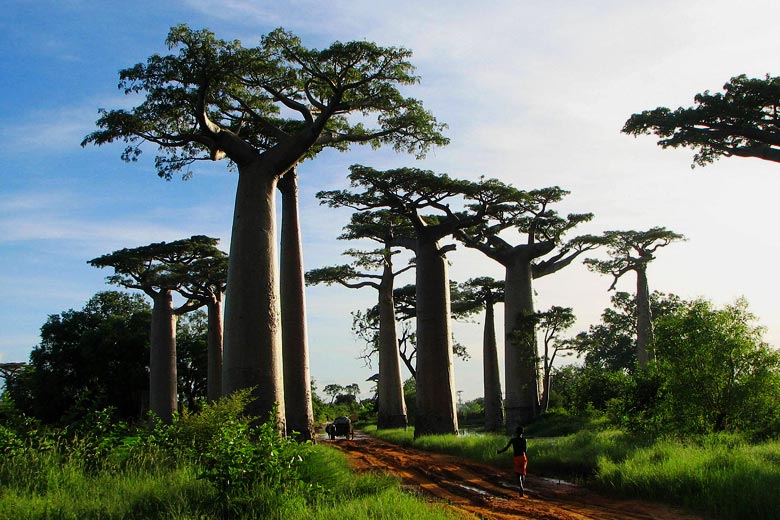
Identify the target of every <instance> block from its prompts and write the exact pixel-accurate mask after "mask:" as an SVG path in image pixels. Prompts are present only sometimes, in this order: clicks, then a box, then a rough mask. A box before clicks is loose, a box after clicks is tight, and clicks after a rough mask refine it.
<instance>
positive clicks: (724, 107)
mask: <svg viewBox="0 0 780 520" xmlns="http://www.w3.org/2000/svg"><path fill="white" fill-rule="evenodd" d="M723 90H724V92H716V93H711V92H710V91H708V90H705V91H704V92H702V93H700V94H696V96H695V98H694V101H695V106H692V107H688V108H683V107H679V108H677V109H676V110H670V109H669V108H666V107H658V108H655V109H652V110H645V111H644V112H641V113H638V114H634V115H632V116H631V117H630V118H629V119H628V121H626V123H625V125H624V126H623V132H624V133H627V134H631V135H634V136H638V135H641V134H655V135H656V136H658V137H659V138H660V139H659V140H658V145H659V146H661V147H663V148H681V147H682V148H692V149H694V150H696V153H695V154H694V156H693V164H692V165H691V166H692V167H693V166H696V165H699V166H705V165H707V164H710V163H712V162H715V160H717V159H719V158H720V157H732V156H737V157H756V158H759V159H764V160H767V161H774V162H780V125H779V123H780V77H772V76H769V75H767V76H766V77H765V78H748V77H747V76H746V75H744V74H742V75H740V76H735V77H733V78H731V80H730V81H729V82H727V83H726V84H725V85H724V86H723Z"/></svg>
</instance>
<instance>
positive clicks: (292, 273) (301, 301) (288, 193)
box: [279, 167, 314, 441]
mask: <svg viewBox="0 0 780 520" xmlns="http://www.w3.org/2000/svg"><path fill="white" fill-rule="evenodd" d="M279 191H281V192H282V236H281V246H280V247H281V252H280V255H281V256H280V260H279V276H280V279H281V312H282V360H283V366H284V399H285V414H286V416H287V433H288V434H292V433H293V432H297V437H298V439H300V440H302V441H307V440H311V439H313V438H314V411H313V409H312V402H311V372H310V370H309V343H308V336H307V333H306V295H305V292H304V291H305V288H304V287H305V286H304V275H303V246H302V244H301V226H300V219H299V216H298V173H297V170H296V168H295V167H293V168H290V170H289V171H288V172H287V173H285V174H284V176H282V178H281V179H280V180H279Z"/></svg>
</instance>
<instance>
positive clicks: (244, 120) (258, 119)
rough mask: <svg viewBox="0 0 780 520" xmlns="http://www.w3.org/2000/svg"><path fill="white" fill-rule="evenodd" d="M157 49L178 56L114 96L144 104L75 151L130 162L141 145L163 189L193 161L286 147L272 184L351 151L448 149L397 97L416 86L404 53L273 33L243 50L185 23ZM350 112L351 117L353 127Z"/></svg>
mask: <svg viewBox="0 0 780 520" xmlns="http://www.w3.org/2000/svg"><path fill="white" fill-rule="evenodd" d="M165 43H166V44H167V46H168V48H169V49H171V50H176V51H178V52H176V53H172V54H168V55H163V56H161V55H158V54H155V55H152V56H151V57H149V58H148V60H147V61H146V63H138V64H136V65H134V66H132V67H129V68H126V69H123V70H121V71H120V73H119V77H120V82H119V88H120V89H122V90H123V91H124V92H125V94H144V95H145V98H144V100H143V101H142V102H141V103H140V104H139V105H137V106H136V107H134V108H132V109H129V110H125V109H115V110H105V109H101V111H100V118H99V119H98V121H97V126H98V127H99V130H97V131H96V132H93V133H91V134H89V135H88V136H87V137H85V139H84V141H83V142H82V145H87V144H97V145H102V144H106V143H111V142H114V141H123V142H125V143H126V145H127V146H126V148H125V150H124V152H123V153H122V159H124V160H126V161H135V160H137V158H138V156H139V155H140V154H141V151H142V146H143V144H144V143H152V144H153V145H157V147H158V155H157V157H156V159H155V165H156V167H157V171H158V174H159V175H160V176H161V177H164V178H166V179H170V178H171V177H172V176H173V175H174V174H175V173H177V172H183V173H184V175H185V177H186V176H188V175H189V174H190V173H191V172H190V170H189V166H190V165H192V164H193V163H194V162H196V161H202V160H216V159H221V158H224V157H225V156H227V158H229V159H230V160H231V161H233V162H235V163H241V162H244V161H251V160H252V158H253V157H254V154H255V153H257V152H261V153H262V152H267V151H270V150H273V149H275V148H276V149H278V150H279V151H280V152H289V151H291V148H297V151H295V153H293V155H292V156H290V157H289V158H288V159H287V160H286V161H285V162H286V163H287V164H286V165H280V168H279V169H280V170H281V171H279V172H278V174H281V173H283V172H284V171H286V169H288V168H289V167H290V166H292V164H294V162H297V161H298V160H299V159H300V158H301V157H303V156H308V157H311V156H313V155H315V154H316V153H317V152H318V151H319V150H321V149H322V148H324V147H335V148H337V149H341V150H344V149H346V147H347V146H348V143H350V142H355V143H366V144H369V145H371V146H373V147H378V146H380V145H382V144H391V145H392V146H393V147H394V148H395V149H396V150H399V151H401V150H403V151H409V152H412V153H414V154H416V155H418V156H419V155H422V154H424V152H425V151H426V150H427V148H428V147H429V146H431V145H443V144H446V143H447V139H446V138H445V137H443V136H442V135H441V131H442V130H443V129H444V127H445V125H443V124H440V123H438V122H437V121H436V120H435V118H433V116H431V114H430V113H428V112H427V111H426V110H425V109H424V108H423V107H422V103H420V101H418V100H416V99H412V98H406V97H404V96H403V95H402V94H401V92H400V91H399V89H398V86H403V85H411V84H414V83H417V82H418V81H419V78H418V77H417V76H415V75H414V67H413V66H412V64H411V63H410V62H409V61H408V59H409V58H410V57H411V54H412V53H411V51H409V50H407V49H403V48H396V47H380V46H378V45H376V44H374V43H371V42H366V41H353V42H346V43H342V42H334V43H333V44H331V45H330V46H329V47H328V48H325V49H322V50H317V49H310V48H307V47H304V46H303V44H302V43H301V40H300V39H299V38H298V37H297V36H295V35H294V34H292V33H290V32H289V31H285V30H284V29H281V28H279V29H276V30H274V31H272V32H270V33H269V34H267V35H265V36H263V37H262V38H261V40H260V43H259V45H257V46H255V47H244V46H243V45H242V43H241V42H240V41H238V40H232V41H227V40H222V39H218V38H217V37H216V36H215V34H214V33H213V32H211V31H209V30H208V29H202V30H199V31H198V30H193V29H191V28H189V27H188V26H187V25H184V24H182V25H177V26H175V27H173V28H171V30H170V32H169V33H168V37H167V38H166V40H165ZM353 113H355V114H361V116H362V117H360V118H359V120H353V119H351V118H350V117H349V115H350V114H353ZM370 116H375V121H373V125H372V124H371V123H368V122H367V121H369V120H370ZM301 144H304V146H301Z"/></svg>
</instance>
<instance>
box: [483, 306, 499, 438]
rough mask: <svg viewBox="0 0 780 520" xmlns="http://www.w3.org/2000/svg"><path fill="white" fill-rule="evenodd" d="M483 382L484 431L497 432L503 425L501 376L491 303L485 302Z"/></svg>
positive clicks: (493, 312)
mask: <svg viewBox="0 0 780 520" xmlns="http://www.w3.org/2000/svg"><path fill="white" fill-rule="evenodd" d="M482 357H483V365H482V370H483V381H484V385H485V429H486V430H487V431H489V432H497V431H500V430H501V427H502V426H503V425H504V410H503V403H502V402H501V376H500V375H499V372H500V370H499V367H498V347H497V345H496V323H495V311H494V309H493V302H492V301H487V302H485V331H484V338H483V342H482Z"/></svg>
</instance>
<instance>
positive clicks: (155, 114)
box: [82, 25, 447, 423]
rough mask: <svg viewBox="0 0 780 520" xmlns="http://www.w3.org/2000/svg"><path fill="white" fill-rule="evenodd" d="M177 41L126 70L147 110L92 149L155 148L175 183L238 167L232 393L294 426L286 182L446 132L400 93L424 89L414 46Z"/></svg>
mask: <svg viewBox="0 0 780 520" xmlns="http://www.w3.org/2000/svg"><path fill="white" fill-rule="evenodd" d="M166 43H167V44H168V46H169V47H170V48H171V49H177V50H178V53H177V54H169V55H165V56H160V55H153V56H151V57H150V58H149V59H148V60H147V62H146V63H139V64H137V65H135V66H133V67H130V68H128V69H124V70H122V71H120V88H121V89H122V90H124V92H125V93H126V94H132V95H139V94H140V95H143V96H144V97H143V101H142V102H141V103H140V104H139V105H138V106H136V107H134V108H132V109H131V110H122V109H119V110H102V111H101V116H100V118H99V119H98V121H97V126H98V127H99V130H98V131H96V132H93V133H91V134H89V135H88V136H87V137H86V138H85V139H84V141H83V142H82V145H86V144H90V143H91V144H96V145H102V144H106V143H111V142H113V141H124V142H125V143H126V144H127V147H126V148H125V151H124V153H123V154H122V158H123V159H124V160H128V161H132V160H136V159H137V157H138V155H139V154H140V153H141V146H142V144H143V143H146V142H149V143H152V144H154V145H157V147H158V150H159V155H158V156H157V158H156V160H155V164H156V166H157V170H158V173H159V175H160V176H162V177H165V178H168V179H170V178H171V177H172V176H173V175H174V174H176V173H178V172H181V171H183V172H184V175H185V177H187V176H189V175H190V167H191V165H192V164H193V163H195V162H197V161H201V160H209V159H211V160H217V159H222V158H227V159H228V160H229V161H230V163H231V164H232V165H234V166H235V167H236V168H237V170H238V185H237V191H236V203H235V209H234V214H233V230H232V239H231V243H230V261H229V268H228V289H227V294H226V301H225V348H224V363H223V372H224V374H223V376H224V377H223V386H224V391H225V393H231V392H233V391H235V390H238V389H243V388H250V387H258V389H259V390H258V392H257V394H256V395H257V399H256V400H255V401H254V402H253V403H252V404H251V405H250V407H249V411H250V413H253V414H255V415H265V414H267V413H269V412H270V411H271V410H272V409H273V408H274V403H278V404H279V407H278V410H279V412H278V413H279V416H278V418H277V419H278V420H279V422H280V423H283V422H284V409H285V407H284V391H283V382H282V372H281V371H282V367H281V349H280V342H281V341H280V340H281V338H280V336H281V332H280V318H279V315H280V309H279V298H278V294H277V293H278V288H277V286H278V280H277V276H276V268H275V260H276V258H275V257H276V254H275V248H276V236H275V198H274V194H275V190H276V185H277V181H278V179H279V177H280V176H281V175H282V174H284V173H285V172H287V171H288V170H289V169H290V168H291V167H292V166H294V165H295V164H296V163H298V162H299V161H301V160H302V159H305V158H309V157H313V156H315V155H316V154H317V152H319V151H320V150H322V149H323V148H325V147H333V148H336V149H339V150H346V149H347V148H348V147H349V144H350V143H362V144H369V145H371V146H374V147H378V146H381V145H382V144H390V145H391V146H393V148H395V149H396V150H399V151H400V150H404V151H409V152H412V153H415V154H416V155H418V156H421V155H423V154H424V153H425V151H426V150H427V149H428V148H429V147H430V146H433V145H443V144H446V143H447V139H445V138H444V137H443V136H442V134H441V131H442V129H443V125H441V124H439V123H437V121H436V120H435V118H434V117H433V116H432V115H431V114H430V113H428V112H427V111H425V110H424V109H423V107H422V104H421V103H420V102H419V101H418V100H415V99H412V98H406V97H404V96H403V95H402V94H401V92H400V90H399V87H403V86H406V85H411V84H414V83H416V82H417V81H418V80H419V78H418V77H417V76H415V75H414V67H413V66H412V65H411V63H409V61H408V59H409V57H410V56H411V52H410V51H408V50H406V49H402V48H395V47H379V46H377V45H375V44H373V43H370V42H365V41H358V42H347V43H342V42H335V43H333V44H332V45H330V46H329V47H328V48H326V49H323V50H317V49H309V48H306V47H304V46H303V45H302V44H301V41H300V39H299V38H297V37H296V36H294V35H293V34H291V33H289V32H287V31H284V30H282V29H277V30H275V31H272V32H271V33H269V34H268V35H266V36H264V37H263V38H262V39H261V41H260V44H259V45H258V46H256V47H251V48H247V47H243V46H242V45H241V43H240V42H239V41H225V40H220V39H217V38H216V37H215V35H214V34H213V33H212V32H211V31H208V30H205V29H204V30H200V31H193V30H192V29H190V28H189V27H187V26H186V25H179V26H176V27H174V28H172V29H171V31H170V33H169V34H168V38H167V40H166ZM351 114H358V115H360V117H358V118H351V117H349V116H350V115H351ZM374 116H375V117H374ZM372 117H374V119H373V123H372V121H371V120H372Z"/></svg>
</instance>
